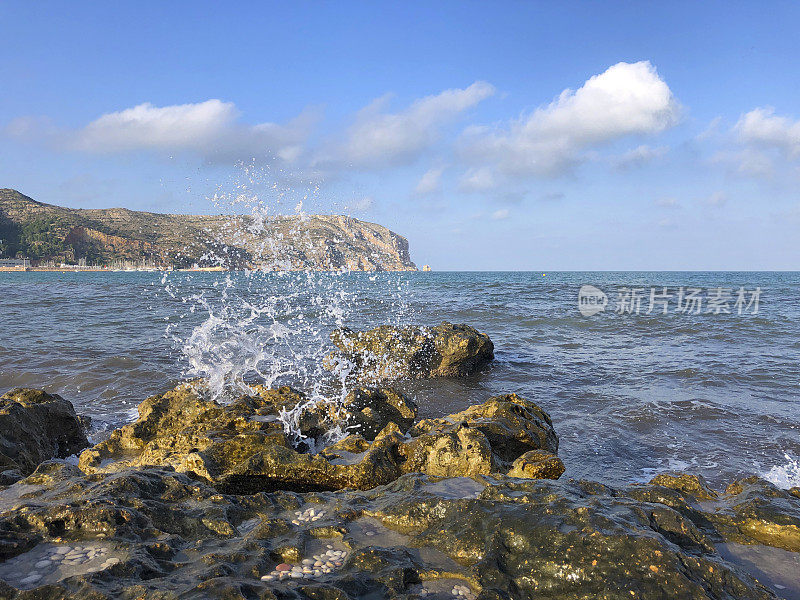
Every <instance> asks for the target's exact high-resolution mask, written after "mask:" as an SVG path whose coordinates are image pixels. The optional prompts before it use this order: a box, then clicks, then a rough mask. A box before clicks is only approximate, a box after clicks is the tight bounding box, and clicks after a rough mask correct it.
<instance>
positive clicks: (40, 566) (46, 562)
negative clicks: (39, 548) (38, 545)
mask: <svg viewBox="0 0 800 600" xmlns="http://www.w3.org/2000/svg"><path fill="white" fill-rule="evenodd" d="M34 566H35V567H36V568H37V569H44V568H46V567H49V566H50V561H49V560H40V561H39V562H37V563H36V564H35V565H34Z"/></svg>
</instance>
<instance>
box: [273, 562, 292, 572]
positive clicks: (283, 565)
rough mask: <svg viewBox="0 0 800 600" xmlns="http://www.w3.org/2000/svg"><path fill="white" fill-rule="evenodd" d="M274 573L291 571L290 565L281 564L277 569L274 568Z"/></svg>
mask: <svg viewBox="0 0 800 600" xmlns="http://www.w3.org/2000/svg"><path fill="white" fill-rule="evenodd" d="M275 570H276V571H291V570H292V565H287V564H286V563H281V564H279V565H278V566H277V567H275Z"/></svg>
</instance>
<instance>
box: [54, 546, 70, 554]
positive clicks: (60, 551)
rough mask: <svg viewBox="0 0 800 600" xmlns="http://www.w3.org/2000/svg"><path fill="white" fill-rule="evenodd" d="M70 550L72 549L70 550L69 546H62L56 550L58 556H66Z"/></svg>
mask: <svg viewBox="0 0 800 600" xmlns="http://www.w3.org/2000/svg"><path fill="white" fill-rule="evenodd" d="M70 550H72V548H70V547H69V546H61V547H60V548H56V552H57V553H58V554H66V553H67V552H69V551H70Z"/></svg>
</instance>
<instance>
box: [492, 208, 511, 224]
mask: <svg viewBox="0 0 800 600" xmlns="http://www.w3.org/2000/svg"><path fill="white" fill-rule="evenodd" d="M508 215H509V212H508V209H507V208H501V209H499V210H496V211H494V212H493V213H492V220H494V221H502V220H503V219H507V218H508Z"/></svg>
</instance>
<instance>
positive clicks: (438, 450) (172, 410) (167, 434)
mask: <svg viewBox="0 0 800 600" xmlns="http://www.w3.org/2000/svg"><path fill="white" fill-rule="evenodd" d="M255 389H256V391H257V392H258V394H257V395H256V396H242V397H240V398H238V399H237V400H236V401H234V402H232V403H231V404H228V405H220V404H218V403H217V402H215V401H213V400H207V399H204V398H203V397H202V391H203V387H202V383H200V382H192V383H186V384H181V385H179V386H178V387H177V388H175V389H174V390H171V391H169V392H167V393H165V394H159V395H157V396H152V397H150V398H148V399H147V400H145V401H144V402H142V404H141V405H140V406H139V419H138V420H137V421H136V422H134V423H131V424H130V425H126V426H125V427H123V428H121V429H118V430H116V431H114V432H113V433H112V434H111V436H110V437H109V438H108V439H107V440H105V441H103V442H100V443H99V444H97V445H96V446H94V447H93V448H90V449H88V450H86V451H84V452H83V453H82V454H81V456H80V462H79V465H80V467H81V469H83V470H84V471H86V472H87V473H98V472H114V471H121V470H124V469H127V468H131V467H137V468H141V467H148V466H163V465H170V466H172V467H173V468H175V469H176V470H177V471H180V472H184V473H188V474H190V475H191V476H192V477H194V478H196V479H200V480H203V481H205V482H206V483H208V484H210V485H213V486H215V487H217V488H218V489H220V490H221V491H224V492H226V493H236V494H243V493H256V492H259V491H274V490H276V489H285V490H293V491H323V490H336V489H341V488H345V487H351V488H358V489H369V488H372V487H375V486H376V485H381V484H386V483H389V482H391V481H393V480H395V479H397V478H398V477H400V476H401V475H403V474H404V473H408V472H419V473H427V474H429V475H435V476H439V477H461V476H472V475H480V474H484V475H488V474H490V473H506V472H508V471H509V469H516V471H515V473H516V474H517V475H516V476H518V477H541V476H554V477H555V478H558V477H559V476H560V475H561V473H563V471H564V467H563V465H562V464H561V461H560V460H559V459H558V458H557V457H556V456H555V453H556V452H557V451H558V437H557V436H556V433H555V431H554V430H553V424H552V422H551V421H550V417H549V416H548V415H547V413H545V412H544V411H543V410H542V409H541V408H539V407H538V406H537V405H536V404H534V403H533V402H529V401H527V400H524V399H523V398H520V397H519V396H516V395H515V394H509V395H505V396H496V397H494V398H490V399H489V400H487V401H486V402H485V403H483V404H480V405H477V406H472V407H470V408H468V409H467V410H465V411H463V412H460V413H457V414H453V415H449V416H447V417H444V418H442V419H425V420H423V421H420V422H418V423H416V424H414V420H415V419H416V416H417V407H416V406H415V405H414V403H413V402H411V401H410V400H408V399H407V398H404V397H403V396H402V395H401V394H399V393H397V392H396V391H394V390H392V389H388V388H381V389H378V388H358V389H356V390H353V391H352V392H351V393H350V394H349V396H348V397H347V398H346V399H345V402H344V403H343V406H342V407H341V408H339V407H334V406H332V405H330V404H327V403H319V404H317V405H309V402H308V400H307V399H306V398H305V396H303V394H301V393H300V392H297V391H295V390H293V389H291V388H288V387H283V388H279V389H277V390H273V389H266V388H261V387H256V388H255ZM306 405H309V406H307V408H306V409H305V410H304V411H303V412H302V414H301V415H300V416H299V417H298V425H299V428H300V436H299V439H298V438H293V437H292V436H291V435H288V434H287V432H286V431H285V429H284V423H283V422H282V421H280V420H279V419H278V415H279V414H280V413H281V412H282V411H286V410H288V409H291V408H293V407H295V406H306ZM337 425H339V426H341V427H343V428H344V430H345V432H346V433H349V435H347V437H344V439H342V440H341V441H339V442H337V443H334V444H331V445H328V446H327V447H325V448H324V450H322V451H321V452H319V453H317V454H313V453H308V452H303V451H304V450H308V449H309V448H314V447H316V446H318V445H320V443H321V442H322V439H323V436H324V435H325V434H326V433H327V432H329V431H331V430H332V429H333V428H334V427H335V426H337ZM531 450H536V451H538V452H539V453H540V455H541V456H540V462H546V463H547V466H548V467H549V468H548V469H541V468H540V469H538V470H537V469H535V468H533V469H530V468H529V469H527V470H526V469H522V468H518V465H516V463H515V462H514V461H516V460H517V459H518V458H519V457H520V456H522V455H523V454H525V453H526V452H528V451H531ZM558 466H560V470H559V468H558Z"/></svg>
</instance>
